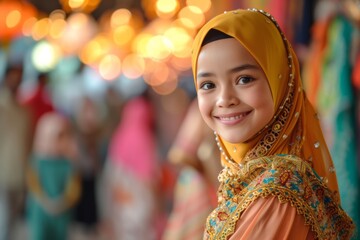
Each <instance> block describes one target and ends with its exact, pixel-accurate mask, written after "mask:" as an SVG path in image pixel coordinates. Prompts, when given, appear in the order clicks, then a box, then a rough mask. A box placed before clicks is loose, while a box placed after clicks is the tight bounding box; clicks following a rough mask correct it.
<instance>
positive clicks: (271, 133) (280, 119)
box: [214, 8, 303, 169]
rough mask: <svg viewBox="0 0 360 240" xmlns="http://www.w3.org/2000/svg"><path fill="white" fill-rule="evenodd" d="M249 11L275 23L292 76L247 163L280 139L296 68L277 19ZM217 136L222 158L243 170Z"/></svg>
mask: <svg viewBox="0 0 360 240" xmlns="http://www.w3.org/2000/svg"><path fill="white" fill-rule="evenodd" d="M247 10H248V11H253V12H259V13H261V14H263V15H264V16H266V17H267V19H266V22H267V23H269V24H270V23H271V22H272V23H273V24H274V25H275V26H276V28H277V29H278V31H279V33H280V35H281V38H282V39H283V42H284V44H285V48H286V52H287V55H288V65H289V69H290V74H289V83H288V91H287V95H286V97H285V98H284V100H283V102H282V103H281V105H280V107H279V108H278V110H277V112H276V113H275V115H274V117H273V119H272V120H271V121H270V123H269V124H267V125H266V126H265V127H264V128H263V129H262V130H260V131H259V132H258V133H257V134H256V135H255V136H254V137H256V136H258V135H260V134H261V133H262V132H264V131H267V133H266V135H265V136H264V138H263V139H262V140H260V142H259V143H258V144H257V145H256V146H255V147H254V148H252V150H250V151H249V152H248V153H247V154H246V155H245V157H244V160H245V162H246V161H249V160H250V159H254V158H257V157H262V156H265V155H266V154H267V153H268V151H269V150H270V148H271V146H272V144H273V143H274V142H275V141H276V139H277V138H278V137H279V135H280V131H281V130H282V128H283V126H284V124H285V123H286V121H287V119H288V117H289V113H290V109H291V106H292V100H293V97H294V68H293V59H292V56H291V54H290V50H289V48H290V44H289V43H288V40H287V38H286V37H285V35H284V33H283V32H282V30H281V29H280V26H279V24H278V23H277V22H276V20H275V18H274V17H273V16H271V14H270V13H267V12H265V11H263V10H259V9H256V8H251V9H247ZM224 13H228V14H230V13H232V14H237V13H238V11H237V10H235V11H231V12H226V11H225V12H224ZM282 77H283V76H282V75H281V74H279V75H278V78H279V79H281V78H282ZM298 91H299V92H300V91H302V89H301V88H300V87H299V89H298ZM299 115H300V113H299V112H297V113H295V117H296V118H298V117H299ZM269 126H272V128H269ZM214 134H215V140H216V143H217V145H218V147H219V150H220V152H221V154H222V156H223V157H224V159H225V161H226V162H228V163H229V164H230V165H231V166H233V167H235V169H238V168H240V169H241V168H243V163H237V162H236V161H234V160H233V159H232V158H231V157H229V156H228V154H227V153H226V150H224V146H223V145H222V143H221V142H220V140H219V137H218V136H217V133H216V132H214ZM287 137H288V135H286V134H283V135H282V138H283V139H286V138H287ZM302 144H303V139H302V138H301V139H298V143H297V146H296V147H294V148H293V149H294V150H293V152H291V154H295V155H296V154H298V153H299V151H300V149H301V146H302Z"/></svg>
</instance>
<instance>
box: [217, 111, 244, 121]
mask: <svg viewBox="0 0 360 240" xmlns="http://www.w3.org/2000/svg"><path fill="white" fill-rule="evenodd" d="M250 112H251V111H248V112H244V113H240V114H237V115H231V116H230V115H228V116H217V117H216V118H218V119H219V120H220V121H224V122H234V121H238V120H242V119H243V118H245V117H246V116H247V115H249V113H250Z"/></svg>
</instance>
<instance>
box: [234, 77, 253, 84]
mask: <svg viewBox="0 0 360 240" xmlns="http://www.w3.org/2000/svg"><path fill="white" fill-rule="evenodd" d="M254 80H255V79H254V78H253V77H249V76H242V77H239V78H238V79H237V83H238V84H241V85H245V84H248V83H251V82H252V81H254Z"/></svg>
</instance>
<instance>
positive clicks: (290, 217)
mask: <svg viewBox="0 0 360 240" xmlns="http://www.w3.org/2000/svg"><path fill="white" fill-rule="evenodd" d="M245 239H246V240H252V239H254V240H255V239H299V240H300V239H303V240H311V239H315V238H314V235H313V233H312V231H311V229H310V227H309V225H305V219H304V217H303V216H302V215H300V214H298V213H297V212H296V208H295V207H293V206H291V204H290V203H288V202H286V203H281V202H280V201H279V200H278V198H277V197H267V198H258V199H257V200H256V201H255V202H253V203H252V204H251V205H250V206H249V207H248V208H247V209H246V210H245V211H244V213H242V215H241V217H240V218H239V220H238V222H237V224H236V228H235V233H234V234H233V235H232V236H231V237H230V238H229V240H245Z"/></svg>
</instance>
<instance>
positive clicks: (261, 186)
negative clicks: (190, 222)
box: [205, 155, 354, 240]
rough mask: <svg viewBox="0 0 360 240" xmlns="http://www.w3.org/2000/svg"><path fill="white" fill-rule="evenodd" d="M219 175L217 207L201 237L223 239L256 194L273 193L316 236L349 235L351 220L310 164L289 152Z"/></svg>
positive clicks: (346, 236)
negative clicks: (290, 208) (294, 211)
mask: <svg viewBox="0 0 360 240" xmlns="http://www.w3.org/2000/svg"><path fill="white" fill-rule="evenodd" d="M229 171H231V170H229V169H224V170H223V171H222V172H221V173H220V175H219V180H220V183H221V185H220V188H219V191H218V197H219V199H218V201H219V204H218V207H217V208H216V209H215V210H214V211H213V212H212V213H211V214H210V215H209V217H208V219H207V223H206V233H205V239H217V240H218V239H224V240H226V239H227V238H228V237H229V236H230V235H231V234H233V233H234V231H235V225H236V222H237V220H238V219H239V217H240V216H241V213H242V212H243V211H244V210H245V209H246V208H247V207H248V206H249V205H250V204H251V203H252V202H254V201H255V200H256V199H257V198H259V197H267V196H276V197H277V198H278V199H279V201H280V202H289V203H291V205H292V206H294V207H295V208H296V209H297V212H298V213H299V214H301V215H302V216H304V218H305V224H306V225H310V226H311V229H312V231H313V232H314V233H315V235H316V237H317V238H318V239H349V238H350V237H351V235H352V232H353V231H354V223H353V222H352V220H351V219H350V218H349V216H348V215H347V214H346V213H345V212H344V211H343V210H342V208H341V207H340V206H339V205H338V203H337V201H336V197H335V195H334V194H333V193H332V192H331V191H330V190H329V189H328V188H327V187H326V185H325V184H324V183H323V182H322V180H321V179H320V177H319V176H318V175H317V174H316V173H315V172H314V170H313V169H312V168H311V166H310V165H309V164H308V163H306V162H304V161H303V160H301V159H300V158H298V157H296V156H292V155H275V156H271V157H262V158H257V159H254V160H251V161H249V162H247V163H246V165H245V166H244V168H242V169H241V170H240V171H239V172H238V173H232V172H229Z"/></svg>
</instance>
